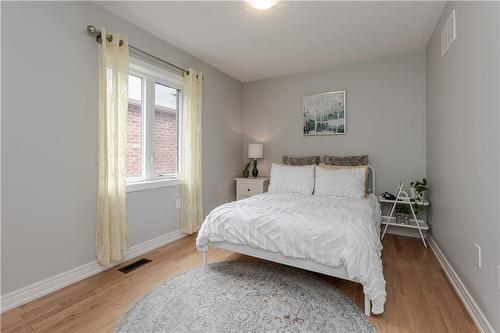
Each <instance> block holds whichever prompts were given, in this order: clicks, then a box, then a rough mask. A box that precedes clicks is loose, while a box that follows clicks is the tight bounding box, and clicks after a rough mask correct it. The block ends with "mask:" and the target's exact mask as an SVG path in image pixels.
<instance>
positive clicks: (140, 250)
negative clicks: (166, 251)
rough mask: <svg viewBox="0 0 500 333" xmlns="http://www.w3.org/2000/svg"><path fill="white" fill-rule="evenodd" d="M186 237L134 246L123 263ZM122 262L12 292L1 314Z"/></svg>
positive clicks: (93, 266)
mask: <svg viewBox="0 0 500 333" xmlns="http://www.w3.org/2000/svg"><path fill="white" fill-rule="evenodd" d="M184 236H185V235H184V234H182V233H181V231H180V230H176V231H173V232H170V233H168V234H165V235H162V236H160V237H157V238H154V239H151V240H148V241H146V242H144V243H141V244H137V245H134V246H132V247H131V248H130V249H129V250H128V253H127V256H126V257H125V258H124V259H123V260H122V261H121V262H124V261H127V260H130V259H132V258H135V257H137V256H140V255H142V254H144V253H146V252H149V251H152V250H154V249H156V248H158V247H160V246H163V245H165V244H168V243H171V242H173V241H176V240H178V239H181V238H182V237H184ZM121 262H116V263H112V264H109V265H107V266H103V265H100V264H99V263H98V262H97V261H92V262H89V263H87V264H84V265H81V266H78V267H76V268H73V269H70V270H69V271H66V272H63V273H60V274H57V275H54V276H52V277H49V278H47V279H45V280H42V281H39V282H35V283H33V284H30V285H28V286H26V287H23V288H21V289H18V290H14V291H11V292H10V293H7V294H5V295H2V298H1V302H0V307H1V312H2V313H3V312H5V311H7V310H10V309H13V308H15V307H18V306H20V305H23V304H25V303H28V302H30V301H32V300H34V299H37V298H39V297H42V296H44V295H47V294H50V293H52V292H54V291H56V290H59V289H61V288H64V287H66V286H69V285H70V284H73V283H75V282H78V281H80V280H83V279H85V278H87V277H89V276H92V275H94V274H97V273H99V272H102V271H104V270H106V269H108V268H111V267H113V266H116V265H118V264H120V263H121Z"/></svg>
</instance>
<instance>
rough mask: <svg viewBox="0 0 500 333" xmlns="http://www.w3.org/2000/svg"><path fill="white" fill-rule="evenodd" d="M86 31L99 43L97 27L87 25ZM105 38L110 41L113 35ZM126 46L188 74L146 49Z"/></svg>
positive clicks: (99, 34) (186, 71) (121, 42)
mask: <svg viewBox="0 0 500 333" xmlns="http://www.w3.org/2000/svg"><path fill="white" fill-rule="evenodd" d="M87 32H88V33H89V34H90V35H92V36H95V40H96V41H97V42H98V43H101V41H102V39H101V38H102V36H101V31H99V29H97V28H96V27H94V26H93V25H88V26H87ZM106 39H107V40H108V42H111V41H112V40H113V36H111V35H107V36H106ZM119 45H120V46H122V45H123V41H122V40H120V43H119ZM128 47H129V48H131V49H132V50H134V51H136V52H138V53H142V54H144V55H147V56H148V57H151V58H153V59H155V60H157V61H160V62H163V63H165V64H167V65H169V66H172V67H174V68H176V69H178V70H180V71H181V72H183V73H186V74H189V70H187V69H184V68H182V67H179V66H177V65H174V64H172V63H171V62H168V61H166V60H163V59H161V58H158V57H157V56H155V55H152V54H151V53H148V52H146V51H143V50H141V49H138V48H137V47H135V46H132V45H130V44H129V45H128Z"/></svg>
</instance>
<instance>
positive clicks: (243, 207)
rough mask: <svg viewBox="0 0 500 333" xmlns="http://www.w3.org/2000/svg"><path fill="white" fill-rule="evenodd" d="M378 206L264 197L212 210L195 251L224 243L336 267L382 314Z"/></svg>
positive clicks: (372, 200) (374, 201) (370, 200)
mask: <svg viewBox="0 0 500 333" xmlns="http://www.w3.org/2000/svg"><path fill="white" fill-rule="evenodd" d="M379 234H380V205H379V203H378V201H377V198H376V197H375V196H374V195H370V196H369V197H368V198H366V199H345V198H338V197H331V196H318V195H303V194H291V193H290V194H271V193H264V194H259V195H255V196H252V197H250V198H248V199H244V200H240V201H234V202H230V203H227V204H224V205H221V206H219V207H217V208H215V209H214V210H213V211H212V212H211V213H210V214H209V215H208V216H207V218H206V219H205V222H204V223H203V225H202V227H201V229H200V231H199V233H198V238H197V239H196V247H197V248H198V250H200V251H206V250H207V249H208V245H209V243H210V242H222V241H225V242H229V243H233V244H238V245H247V246H252V247H255V248H258V249H262V250H268V251H274V252H279V253H281V254H283V255H284V256H288V257H293V258H304V259H309V260H313V261H315V262H317V263H320V264H323V265H327V266H331V267H337V266H339V265H345V266H346V268H347V273H348V275H349V279H351V280H355V281H358V282H360V283H362V284H363V289H364V292H365V293H366V294H367V295H368V297H369V298H370V299H371V300H372V311H373V313H375V314H379V313H382V312H384V303H385V296H386V293H385V280H384V275H383V271H382V260H381V258H380V251H381V250H382V244H381V243H380V239H379Z"/></svg>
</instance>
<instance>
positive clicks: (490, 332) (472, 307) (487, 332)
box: [427, 236, 495, 333]
mask: <svg viewBox="0 0 500 333" xmlns="http://www.w3.org/2000/svg"><path fill="white" fill-rule="evenodd" d="M427 239H428V240H429V245H430V246H431V249H432V252H434V255H435V256H436V258H437V259H438V261H439V263H440V264H441V267H442V268H443V270H444V272H445V273H446V276H448V280H450V283H451V285H452V286H453V288H455V291H456V292H457V294H458V297H460V300H462V303H463V304H464V306H465V308H466V309H467V312H469V315H470V316H471V318H472V320H473V321H474V323H475V324H476V326H477V328H478V329H479V331H481V332H483V333H495V330H494V329H493V326H491V324H490V323H489V322H488V319H487V318H486V316H485V315H484V313H483V312H482V311H481V309H480V308H479V306H478V305H477V303H476V301H474V299H473V298H472V296H471V294H470V293H469V291H468V290H467V288H466V287H465V285H464V284H463V282H462V280H461V279H460V277H459V276H458V274H457V272H455V270H454V269H453V267H452V266H451V265H450V263H449V262H448V260H447V259H446V257H445V256H444V254H443V252H442V251H441V249H440V248H439V246H438V245H437V243H436V242H435V241H434V239H433V238H432V237H430V236H429V237H428V238H427Z"/></svg>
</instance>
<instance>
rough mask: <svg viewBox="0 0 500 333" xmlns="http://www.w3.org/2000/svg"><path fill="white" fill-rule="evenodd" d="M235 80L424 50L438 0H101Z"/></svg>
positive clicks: (439, 5)
mask: <svg viewBox="0 0 500 333" xmlns="http://www.w3.org/2000/svg"><path fill="white" fill-rule="evenodd" d="M100 4H101V5H102V6H104V7H105V8H107V9H108V10H110V11H112V12H114V13H116V14H118V15H119V16H122V17H123V18H125V19H127V20H129V21H131V22H133V23H134V24H136V25H138V26H140V27H142V28H143V29H145V30H147V31H149V32H151V33H153V34H155V35H156V36H158V37H160V38H162V39H164V40H165V41H167V42H169V43H171V44H173V45H175V46H177V47H179V48H181V49H183V50H185V51H186V52H188V53H190V54H192V55H194V56H195V57H197V58H199V59H201V60H203V61H205V62H207V63H208V64H210V65H212V66H214V67H216V68H218V69H220V70H221V71H223V72H225V73H227V74H229V75H231V76H233V77H235V78H237V79H238V80H240V81H242V82H249V81H255V80H260V79H264V78H269V77H275V76H280V75H286V74H291V73H297V72H304V71H308V70H312V69H318V68H323V67H327V66H331V65H335V64H341V63H349V62H356V61H362V60H366V59H370V58H375V57H381V56H385V55H389V54H394V53H400V52H404V51H408V50H413V49H419V48H424V47H425V45H426V44H427V41H428V40H429V37H430V35H431V33H432V31H433V29H434V26H435V24H436V22H437V20H438V18H439V15H440V14H441V11H442V9H443V7H444V2H437V1H429V2H419V1H417V2H409V1H406V2H405V1H401V2H400V1H398V2H375V1H371V2H312V1H303V2H299V1H293V2H292V1H281V2H278V4H277V5H276V6H275V7H273V8H271V9H269V10H264V11H261V10H257V9H254V8H253V7H251V6H249V5H248V4H247V3H245V2H229V1H225V2H212V1H203V2H189V1H187V2H155V1H153V2H128V1H116V2H100Z"/></svg>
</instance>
